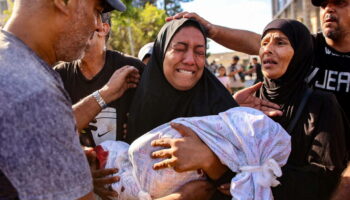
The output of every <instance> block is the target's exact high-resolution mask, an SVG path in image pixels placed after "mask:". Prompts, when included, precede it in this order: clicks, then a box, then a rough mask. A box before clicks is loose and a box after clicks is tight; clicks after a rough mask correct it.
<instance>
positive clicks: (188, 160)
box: [151, 123, 227, 179]
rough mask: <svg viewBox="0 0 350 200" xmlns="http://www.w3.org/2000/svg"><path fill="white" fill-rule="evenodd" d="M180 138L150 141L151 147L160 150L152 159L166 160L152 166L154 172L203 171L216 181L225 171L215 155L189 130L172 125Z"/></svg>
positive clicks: (178, 125)
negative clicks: (159, 147) (170, 168)
mask: <svg viewBox="0 0 350 200" xmlns="http://www.w3.org/2000/svg"><path fill="white" fill-rule="evenodd" d="M171 126H172V128H174V129H176V130H177V131H178V132H179V133H180V134H181V135H182V136H183V137H182V138H174V139H171V138H162V139H158V140H154V141H152V143H151V145H152V146H161V147H166V148H168V149H162V150H159V151H156V152H153V153H152V158H166V159H165V160H163V161H161V162H159V163H156V164H154V165H153V168H154V169H155V170H158V169H163V168H167V167H173V168H174V170H175V171H177V172H184V171H191V170H198V169H203V170H204V171H205V172H206V173H207V175H208V176H209V177H210V178H212V179H218V178H219V177H220V176H221V175H222V174H223V173H225V171H226V170H227V168H226V166H224V165H222V164H221V162H220V161H219V159H218V158H217V157H216V155H215V154H214V153H213V152H212V151H211V150H210V149H209V147H208V146H207V145H205V144H204V143H203V142H202V141H201V139H200V138H199V137H198V136H197V135H196V133H195V132H193V131H192V130H191V129H190V128H188V127H185V126H183V125H181V124H176V123H172V124H171Z"/></svg>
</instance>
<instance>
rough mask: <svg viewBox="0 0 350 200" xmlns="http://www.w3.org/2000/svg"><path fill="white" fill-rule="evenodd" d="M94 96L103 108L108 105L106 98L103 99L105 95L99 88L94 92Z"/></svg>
mask: <svg viewBox="0 0 350 200" xmlns="http://www.w3.org/2000/svg"><path fill="white" fill-rule="evenodd" d="M92 97H93V98H94V99H95V100H96V102H97V103H98V105H99V106H100V107H101V109H104V108H106V107H107V103H106V102H105V100H104V99H103V97H102V96H101V94H100V92H99V91H98V90H96V91H95V92H93V93H92Z"/></svg>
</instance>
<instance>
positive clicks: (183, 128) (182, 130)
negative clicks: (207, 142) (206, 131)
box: [170, 123, 197, 137]
mask: <svg viewBox="0 0 350 200" xmlns="http://www.w3.org/2000/svg"><path fill="white" fill-rule="evenodd" d="M170 126H171V127H172V128H173V129H175V130H177V131H178V132H179V133H180V134H181V135H182V136H183V137H185V136H195V137H197V134H196V133H195V132H194V131H192V129H190V128H188V127H187V126H184V125H182V124H178V123H170Z"/></svg>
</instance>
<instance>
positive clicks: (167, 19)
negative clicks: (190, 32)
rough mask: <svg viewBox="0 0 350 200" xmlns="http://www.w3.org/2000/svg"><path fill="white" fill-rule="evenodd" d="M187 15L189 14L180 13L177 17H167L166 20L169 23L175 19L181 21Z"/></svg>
mask: <svg viewBox="0 0 350 200" xmlns="http://www.w3.org/2000/svg"><path fill="white" fill-rule="evenodd" d="M187 13H188V12H180V13H177V14H176V15H174V16H170V17H167V18H166V19H165V20H166V21H167V22H169V21H171V20H174V19H181V18H182V17H183V16H184V15H185V14H187Z"/></svg>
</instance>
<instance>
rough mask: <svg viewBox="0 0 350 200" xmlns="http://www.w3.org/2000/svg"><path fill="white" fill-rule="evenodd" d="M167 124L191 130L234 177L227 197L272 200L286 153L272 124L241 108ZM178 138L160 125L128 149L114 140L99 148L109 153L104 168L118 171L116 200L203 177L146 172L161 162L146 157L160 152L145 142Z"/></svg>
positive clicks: (284, 136) (152, 194) (284, 137)
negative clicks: (176, 124)
mask: <svg viewBox="0 0 350 200" xmlns="http://www.w3.org/2000/svg"><path fill="white" fill-rule="evenodd" d="M172 122H176V123H180V124H183V125H185V126H187V127H189V128H191V129H192V130H193V131H194V132H196V133H197V135H198V136H199V137H200V138H201V139H202V141H203V142H204V143H205V144H207V145H208V146H209V148H210V149H211V150H212V151H213V152H214V153H215V154H216V155H217V157H218V158H219V159H220V161H221V162H222V163H223V164H224V165H226V166H227V167H228V168H230V170H231V171H233V172H236V173H237V174H236V176H235V177H233V179H232V180H231V188H230V192H231V194H232V196H233V198H232V199H235V200H253V199H254V200H268V199H273V197H272V192H271V188H270V187H272V186H276V185H278V184H279V182H278V181H277V180H276V177H279V176H281V175H282V172H281V168H280V167H281V166H283V165H284V164H285V163H286V162H287V159H288V156H289V153H290V150H291V145H290V136H289V135H288V133H287V132H286V131H285V130H284V129H283V128H282V127H281V126H280V125H279V124H278V123H276V122H274V121H273V120H272V119H270V118H269V117H267V116H266V115H264V114H263V113H262V112H260V111H258V110H255V109H251V108H246V107H237V108H232V109H229V110H227V111H225V112H222V113H219V115H211V116H204V117H191V118H178V119H175V120H173V121H172ZM179 137H181V135H180V134H179V133H178V132H177V131H176V130H174V129H172V128H171V127H170V124H169V123H166V124H163V125H161V126H159V127H157V128H155V129H153V130H151V131H149V132H148V133H146V134H144V135H143V136H141V137H140V138H138V139H137V140H135V141H134V142H133V143H132V144H131V146H130V147H129V145H128V144H126V143H123V142H116V141H106V142H104V143H102V144H101V146H102V147H103V149H105V150H107V151H109V156H108V160H107V164H106V168H115V167H116V168H119V172H118V173H117V175H119V176H121V180H120V182H118V183H115V184H113V185H112V187H113V189H114V190H115V191H117V192H118V193H119V197H118V199H122V200H126V199H128V200H133V199H135V200H136V199H141V200H150V199H153V198H159V197H162V196H165V195H167V194H170V193H172V192H174V191H176V190H177V189H179V188H180V187H181V186H182V185H184V184H185V183H187V182H189V181H192V180H197V179H203V176H202V175H201V174H198V172H197V171H189V172H184V173H177V172H175V171H174V170H173V169H172V168H166V169H162V170H153V169H152V166H153V164H155V163H157V162H159V161H161V160H162V159H151V156H150V155H151V153H152V152H154V151H156V150H159V149H161V148H160V147H152V146H151V142H152V141H153V140H155V139H159V138H179ZM204 162H205V161H204Z"/></svg>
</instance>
